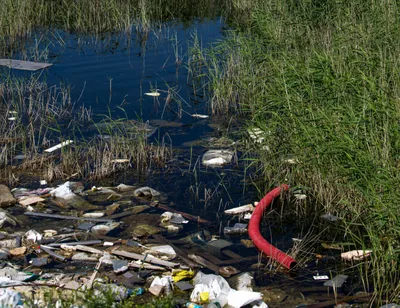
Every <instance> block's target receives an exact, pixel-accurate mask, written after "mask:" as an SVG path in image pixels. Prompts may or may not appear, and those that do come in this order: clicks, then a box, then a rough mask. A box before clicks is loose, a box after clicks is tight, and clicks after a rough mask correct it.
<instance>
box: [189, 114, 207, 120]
mask: <svg viewBox="0 0 400 308" xmlns="http://www.w3.org/2000/svg"><path fill="white" fill-rule="evenodd" d="M192 117H193V118H197V119H207V118H209V117H210V116H208V115H206V114H198V113H194V114H192Z"/></svg>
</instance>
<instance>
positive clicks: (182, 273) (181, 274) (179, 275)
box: [172, 270, 194, 282]
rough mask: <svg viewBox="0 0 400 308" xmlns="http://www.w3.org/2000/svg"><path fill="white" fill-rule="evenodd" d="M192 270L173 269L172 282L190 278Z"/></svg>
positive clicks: (192, 273) (192, 275)
mask: <svg viewBox="0 0 400 308" xmlns="http://www.w3.org/2000/svg"><path fill="white" fill-rule="evenodd" d="M193 277H194V272H193V271H192V270H173V271H172V279H173V281H174V282H178V281H181V280H184V279H192V278H193Z"/></svg>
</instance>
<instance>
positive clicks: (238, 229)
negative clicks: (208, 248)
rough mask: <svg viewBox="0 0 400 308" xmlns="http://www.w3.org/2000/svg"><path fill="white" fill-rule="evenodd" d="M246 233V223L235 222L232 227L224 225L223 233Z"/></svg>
mask: <svg viewBox="0 0 400 308" xmlns="http://www.w3.org/2000/svg"><path fill="white" fill-rule="evenodd" d="M244 233H247V224H242V223H236V224H234V225H233V227H225V228H224V234H225V235H238V234H244Z"/></svg>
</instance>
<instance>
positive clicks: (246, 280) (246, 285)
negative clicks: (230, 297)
mask: <svg viewBox="0 0 400 308" xmlns="http://www.w3.org/2000/svg"><path fill="white" fill-rule="evenodd" d="M234 279H235V281H236V288H235V289H236V290H238V291H253V288H252V285H253V279H254V278H253V276H251V275H250V273H247V272H246V273H241V274H239V275H237V276H236V277H234Z"/></svg>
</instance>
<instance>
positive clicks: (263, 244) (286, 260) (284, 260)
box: [249, 184, 297, 269]
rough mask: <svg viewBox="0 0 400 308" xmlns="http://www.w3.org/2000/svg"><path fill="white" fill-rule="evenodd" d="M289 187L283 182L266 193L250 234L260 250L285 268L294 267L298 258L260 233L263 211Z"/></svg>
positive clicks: (255, 215)
mask: <svg viewBox="0 0 400 308" xmlns="http://www.w3.org/2000/svg"><path fill="white" fill-rule="evenodd" d="M288 189H289V186H288V185H286V184H282V185H281V186H279V187H277V188H275V189H273V190H271V191H270V192H269V193H268V194H266V195H265V197H264V198H262V199H261V201H260V202H259V203H258V205H257V206H256V209H255V210H254V212H253V214H252V216H251V219H250V222H249V236H250V238H251V240H252V241H253V243H254V245H255V246H256V247H257V248H258V249H259V250H261V251H262V252H264V253H265V254H266V255H267V256H269V257H271V259H273V260H275V261H278V262H279V263H280V264H281V265H283V266H284V267H285V268H287V269H292V268H293V267H294V266H295V265H296V263H297V262H296V260H294V259H293V258H291V257H289V256H288V255H287V254H286V253H284V252H282V251H280V250H279V249H278V248H276V247H275V246H273V245H271V244H270V243H268V242H267V241H266V240H265V238H263V236H262V235H261V233H260V223H261V218H262V215H263V212H264V211H265V210H266V209H267V208H268V207H269V205H270V204H271V202H272V200H274V199H275V198H276V197H278V196H279V195H280V194H281V191H282V190H288Z"/></svg>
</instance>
